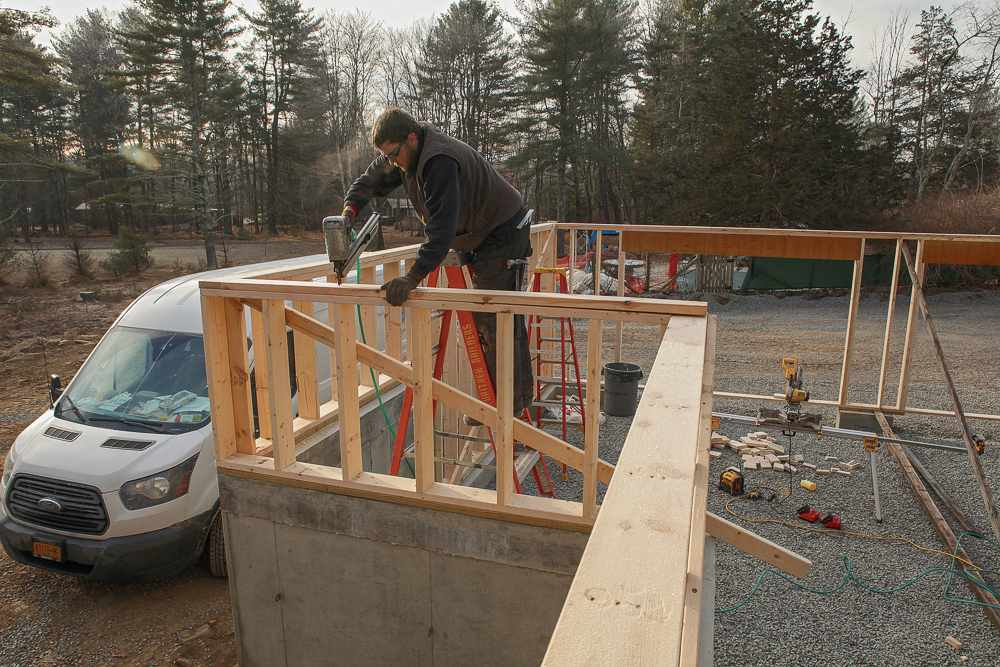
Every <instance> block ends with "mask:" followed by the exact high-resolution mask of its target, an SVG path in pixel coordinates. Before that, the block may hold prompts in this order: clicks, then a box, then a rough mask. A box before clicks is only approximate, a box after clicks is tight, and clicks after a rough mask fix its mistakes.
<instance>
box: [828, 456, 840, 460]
mask: <svg viewBox="0 0 1000 667" xmlns="http://www.w3.org/2000/svg"><path fill="white" fill-rule="evenodd" d="M826 460H827V461H839V460H840V459H839V458H837V457H836V456H827V457H826Z"/></svg>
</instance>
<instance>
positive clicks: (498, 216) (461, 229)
mask: <svg viewBox="0 0 1000 667" xmlns="http://www.w3.org/2000/svg"><path fill="white" fill-rule="evenodd" d="M421 126H422V127H423V128H424V145H423V148H422V149H421V151H420V159H419V160H418V161H417V168H416V169H415V170H414V171H413V173H412V174H406V175H405V176H404V177H403V186H404V187H405V188H406V193H407V194H408V195H409V196H410V201H411V202H412V203H413V209H414V210H415V211H416V213H417V215H418V216H419V217H420V219H421V220H423V221H424V222H426V221H427V218H428V217H429V214H428V213H427V207H426V205H425V202H424V187H423V186H424V176H423V172H424V165H425V164H426V162H427V160H429V159H430V158H432V157H434V156H435V155H448V156H450V157H453V158H455V160H457V161H458V164H459V167H460V168H461V174H462V175H461V179H462V181H461V183H462V205H461V207H460V208H459V213H458V229H457V230H456V231H455V239H454V240H453V241H452V242H451V247H452V249H453V250H457V251H459V252H468V251H470V250H473V249H475V248H476V247H477V246H479V244H480V243H482V242H483V239H485V238H486V237H487V236H488V235H489V233H490V232H491V231H493V230H494V229H495V228H496V227H498V226H500V225H501V224H503V223H504V222H506V221H508V220H510V219H511V218H512V217H514V215H515V214H516V213H517V212H518V210H519V209H520V208H521V194H520V193H519V192H518V191H517V190H516V189H514V186H512V185H511V184H510V183H508V182H507V180H506V179H505V178H504V177H503V176H501V175H500V174H499V173H498V172H497V170H496V169H494V168H493V166H492V165H490V163H489V162H487V161H486V159H485V158H483V156H482V155H480V154H479V153H478V152H477V151H476V150H475V149H474V148H472V147H471V146H469V145H468V144H466V143H465V142H463V141H459V140H458V139H455V138H453V137H449V136H448V135H446V134H444V133H443V132H441V130H439V129H437V128H436V127H434V126H433V125H431V124H430V123H421Z"/></svg>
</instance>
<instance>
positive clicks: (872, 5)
mask: <svg viewBox="0 0 1000 667" xmlns="http://www.w3.org/2000/svg"><path fill="white" fill-rule="evenodd" d="M235 2H237V3H239V4H242V5H245V6H248V7H252V6H255V5H256V2H255V1H254V0H235ZM451 3H452V0H379V1H378V2H377V3H366V4H359V3H358V2H357V0H312V2H310V0H303V2H302V4H303V6H305V7H309V6H312V7H313V8H314V9H315V11H316V13H317V14H322V13H323V12H324V11H326V10H327V9H332V10H335V11H354V10H355V9H357V8H358V7H361V8H363V10H364V11H366V12H368V13H369V14H371V15H372V16H373V17H374V18H376V19H377V20H380V21H383V22H385V23H386V24H388V25H392V26H402V25H406V24H408V23H410V22H412V21H413V20H414V19H418V18H427V17H430V16H431V15H433V14H441V13H443V12H444V11H446V10H447V9H448V6H449V5H451ZM126 4H127V3H126V2H125V1H124V0H105V1H104V2H101V1H100V0H94V1H90V2H88V1H87V0H84V1H83V2H81V1H80V0H40V1H38V0H0V6H4V7H12V8H15V9H37V8H38V7H40V6H42V5H48V6H49V7H51V8H52V12H53V13H54V14H55V16H56V18H58V19H59V20H60V21H61V22H63V23H65V22H67V21H71V20H73V19H74V18H75V17H77V16H79V15H80V14H82V13H84V11H85V10H86V8H88V7H94V8H99V7H102V6H103V7H107V8H108V9H111V10H116V11H117V10H120V9H121V8H122V7H124V6H125V5H126ZM499 4H500V6H501V7H502V8H504V9H505V10H507V11H510V12H514V11H515V0H499ZM930 4H931V1H930V0H927V2H926V3H921V2H918V1H917V0H863V1H858V0H814V6H815V10H816V11H817V12H818V13H820V14H822V15H824V16H829V17H831V18H832V19H833V20H834V22H835V23H836V24H837V25H838V27H843V26H844V23H845V22H847V26H846V29H845V30H844V31H845V32H846V33H847V34H849V35H850V36H851V38H852V41H853V43H854V54H853V60H854V64H855V65H856V66H857V67H866V66H867V65H868V62H869V60H870V54H871V43H872V38H873V35H874V34H875V30H876V28H877V27H878V26H879V25H880V24H883V23H884V22H885V21H886V19H888V17H889V16H890V14H892V13H893V12H894V11H903V12H909V14H910V22H909V25H910V26H911V27H912V26H913V24H915V23H916V22H917V20H919V18H920V10H921V9H926V8H928V7H929V6H930ZM935 4H938V5H942V6H944V7H945V8H946V9H950V8H951V7H953V6H954V5H955V2H941V1H940V0H939V2H937V3H935ZM57 30H58V29H57Z"/></svg>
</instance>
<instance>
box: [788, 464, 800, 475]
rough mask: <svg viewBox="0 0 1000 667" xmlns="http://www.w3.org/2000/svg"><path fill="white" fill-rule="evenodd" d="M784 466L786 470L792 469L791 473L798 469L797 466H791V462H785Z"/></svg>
mask: <svg viewBox="0 0 1000 667" xmlns="http://www.w3.org/2000/svg"><path fill="white" fill-rule="evenodd" d="M785 467H786V468H787V469H788V470H791V471H792V472H793V473H796V472H798V471H799V469H798V468H796V467H795V466H793V465H792V464H791V463H786V464H785Z"/></svg>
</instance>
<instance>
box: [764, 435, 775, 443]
mask: <svg viewBox="0 0 1000 667" xmlns="http://www.w3.org/2000/svg"><path fill="white" fill-rule="evenodd" d="M764 439H765V440H767V441H768V442H778V440H777V438H775V437H774V436H773V435H769V436H767V437H766V438H764Z"/></svg>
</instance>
